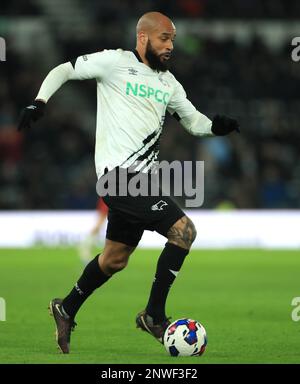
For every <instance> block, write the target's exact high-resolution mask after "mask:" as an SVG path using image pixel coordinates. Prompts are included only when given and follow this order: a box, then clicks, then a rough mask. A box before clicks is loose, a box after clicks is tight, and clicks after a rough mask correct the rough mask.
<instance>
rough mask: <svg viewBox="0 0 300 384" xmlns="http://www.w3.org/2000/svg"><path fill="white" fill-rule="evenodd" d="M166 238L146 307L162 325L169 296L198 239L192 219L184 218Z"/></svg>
mask: <svg viewBox="0 0 300 384" xmlns="http://www.w3.org/2000/svg"><path fill="white" fill-rule="evenodd" d="M166 237H167V239H168V242H167V243H166V244H165V247H164V249H163V251H162V253H161V254H160V256H159V259H158V263H157V268H156V273H155V279H154V282H153V285H152V289H151V293H150V297H149V301H148V304H147V307H146V312H147V313H148V314H149V315H150V316H151V317H152V318H153V320H154V323H160V322H162V321H164V320H165V319H166V314H165V305H166V300H167V296H168V293H169V290H170V288H171V286H172V284H173V282H174V280H175V278H176V276H177V275H178V273H179V271H180V269H181V267H182V265H183V262H184V260H185V257H186V256H187V255H188V253H189V250H190V248H191V246H192V243H193V241H194V240H195V238H196V229H195V226H194V224H193V222H192V221H191V219H189V218H188V217H187V216H183V217H181V218H180V219H179V220H177V221H176V222H175V224H173V225H172V226H171V228H170V229H169V230H168V232H167V234H166Z"/></svg>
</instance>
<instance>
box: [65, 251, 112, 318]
mask: <svg viewBox="0 0 300 384" xmlns="http://www.w3.org/2000/svg"><path fill="white" fill-rule="evenodd" d="M98 258H99V255H97V256H96V257H95V258H94V259H93V260H92V261H91V262H89V264H88V265H87V266H86V267H85V269H84V271H83V274H82V275H81V277H80V279H79V280H78V281H77V283H76V284H75V286H74V288H73V289H72V291H71V292H70V293H69V294H68V296H66V297H65V298H64V300H63V302H62V306H63V309H64V311H65V312H66V313H67V314H68V315H69V316H70V317H71V318H73V319H74V317H75V315H76V313H77V312H78V310H79V308H80V307H81V305H82V304H83V303H84V302H85V300H86V299H87V298H88V297H89V296H90V295H91V294H92V293H93V291H94V290H95V289H96V288H99V287H100V286H101V285H102V284H104V283H105V282H106V281H107V280H108V279H109V278H110V277H111V276H107V275H105V273H104V272H103V271H102V270H101V269H100V266H99V263H98Z"/></svg>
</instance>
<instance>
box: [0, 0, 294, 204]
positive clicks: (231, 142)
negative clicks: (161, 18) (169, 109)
mask: <svg viewBox="0 0 300 384" xmlns="http://www.w3.org/2000/svg"><path fill="white" fill-rule="evenodd" d="M49 1H50V0H48V2H49ZM54 2H55V1H54ZM65 2H66V3H71V4H72V3H73V2H72V1H71V0H69V1H66V0H65V1H63V3H65ZM42 3H47V1H46V0H39V1H37V0H36V1H34V0H31V1H26V2H22V1H16V0H10V1H2V2H1V17H0V27H1V23H3V22H4V21H6V22H7V23H8V22H10V23H14V17H16V18H20V17H24V18H26V17H34V18H42V20H43V22H44V23H49V30H50V32H51V35H52V38H53V41H54V46H55V47H57V51H58V52H59V54H58V57H57V58H55V63H56V64H55V63H53V60H52V61H51V65H48V66H47V50H46V51H45V55H46V56H44V57H43V58H42V59H43V65H41V63H40V61H41V60H40V56H39V55H32V54H30V55H28V54H26V52H25V53H24V51H22V50H20V49H18V45H17V44H15V42H14V37H13V36H12V35H10V36H9V37H8V38H6V41H7V61H6V62H2V63H0V69H1V71H0V185H1V188H0V209H93V208H94V207H95V204H96V199H97V196H96V191H95V183H96V174H95V170H94V159H93V150H94V136H95V135H94V130H95V112H96V90H95V82H94V81H87V82H85V83H84V84H81V83H80V82H72V84H68V85H65V86H64V87H67V91H66V92H67V93H62V92H61V91H59V93H58V94H57V95H55V96H54V97H53V98H52V99H51V101H50V102H49V105H48V106H47V116H46V118H43V119H42V120H41V122H39V123H38V124H37V125H36V126H35V127H33V128H32V129H31V131H30V132H26V133H18V132H17V130H16V125H17V121H18V116H19V113H20V110H21V109H22V107H24V106H25V105H27V104H28V103H30V102H31V101H32V100H33V99H34V97H35V96H36V94H37V91H38V89H39V87H40V84H41V81H42V80H43V78H44V77H45V75H46V74H47V73H48V71H49V70H50V69H51V68H52V67H53V65H58V64H60V63H61V62H64V61H67V60H69V59H71V58H74V57H77V56H78V55H81V54H84V53H89V52H94V51H98V50H101V49H104V48H118V47H122V48H125V49H132V48H134V46H135V41H134V33H133V35H132V38H130V39H129V38H128V34H127V33H124V31H127V30H128V23H129V21H131V22H132V23H133V24H132V26H134V23H135V22H136V20H137V18H138V17H139V16H140V15H141V14H143V13H144V12H146V11H149V10H160V11H162V12H165V13H166V14H168V15H169V16H170V17H172V18H173V19H174V22H175V24H176V19H177V18H180V19H184V20H189V19H191V20H197V19H199V20H201V19H234V18H236V19H239V20H251V19H260V20H264V19H276V18H280V19H283V20H290V19H297V18H300V3H299V1H294V0H290V1H288V2H287V1H283V0H273V1H260V0H251V1H250V0H245V1H238V0H228V1H226V7H224V2H222V1H217V0H202V1H200V0H198V1H197V0H185V1H183V0H177V1H164V2H162V1H160V2H158V1H143V2H140V1H137V0H136V1H121V0H119V1H115V0H111V1H109V2H106V1H96V0H94V1H90V2H89V3H88V4H89V8H88V14H89V16H90V17H89V24H88V25H85V26H84V28H85V32H86V33H85V35H84V36H81V37H80V38H74V36H72V34H70V33H69V34H68V33H63V32H61V30H59V29H58V28H57V25H55V24H54V23H53V19H51V18H48V16H47V13H46V12H45V9H46V8H45V7H42V6H41V4H42ZM77 4H79V5H81V7H85V10H86V11H87V9H86V7H87V6H85V5H84V4H87V3H85V2H83V0H78V1H77ZM44 5H45V4H44ZM52 17H53V15H52ZM2 31H3V28H2V29H1V28H0V35H1V36H3V33H2ZM133 32H134V31H133ZM179 35H180V29H178V36H179ZM178 40H179V42H178V44H176V43H175V52H174V57H173V60H172V66H171V71H172V72H173V73H174V74H175V76H176V77H177V79H178V80H179V81H180V82H181V83H182V84H183V86H184V88H185V90H186V92H187V94H188V97H189V99H190V100H191V101H192V102H193V103H194V104H195V106H197V107H198V108H199V110H200V111H201V112H202V113H204V114H206V115H207V116H209V117H211V118H212V117H213V116H214V114H216V113H220V114H223V113H224V114H227V115H230V116H232V117H236V118H237V119H238V120H239V122H240V125H241V132H242V133H241V134H240V135H237V134H236V135H231V136H229V137H226V138H214V139H209V138H207V139H199V138H196V137H194V136H190V135H189V134H188V133H186V132H185V131H184V129H183V128H182V127H181V126H180V125H179V124H178V123H177V121H176V120H174V119H172V118H171V117H169V118H167V120H166V124H165V130H164V134H163V137H162V140H161V155H160V158H161V160H163V159H165V160H170V161H172V160H175V159H176V160H180V161H183V160H204V161H205V201H204V205H203V207H204V208H238V209H251V208H300V153H299V149H298V148H299V140H300V130H299V114H300V112H299V111H300V96H299V92H297V90H298V84H299V81H300V63H295V62H293V61H292V60H291V57H290V51H291V45H290V41H288V40H287V41H284V42H283V43H282V44H281V45H280V46H279V48H278V47H277V49H276V50H274V49H272V48H271V47H270V46H269V45H268V44H266V42H265V41H264V40H263V39H262V38H261V37H259V36H256V35H253V36H252V38H251V40H250V41H248V42H247V43H241V42H239V41H238V40H236V39H234V38H232V37H228V38H226V39H222V40H219V39H216V38H215V37H212V36H198V35H195V34H185V35H184V37H182V38H181V39H180V38H179V37H178ZM49 54H50V53H49Z"/></svg>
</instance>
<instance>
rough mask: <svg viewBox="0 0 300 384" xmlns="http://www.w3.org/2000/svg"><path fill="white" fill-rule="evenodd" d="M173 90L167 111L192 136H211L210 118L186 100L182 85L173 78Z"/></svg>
mask: <svg viewBox="0 0 300 384" xmlns="http://www.w3.org/2000/svg"><path fill="white" fill-rule="evenodd" d="M174 81H175V87H174V92H173V94H172V96H171V98H170V100H169V103H168V105H167V110H168V112H169V113H170V114H171V115H173V116H174V117H175V118H176V119H177V120H178V121H179V122H180V124H181V125H182V126H183V127H184V128H185V129H186V130H187V131H188V132H189V133H190V134H192V135H194V136H212V131H211V125H212V122H211V120H210V119H209V118H208V117H206V116H205V115H203V114H202V113H200V112H199V111H198V110H197V109H196V108H195V106H194V105H193V104H192V103H191V102H190V101H189V100H188V98H187V96H186V92H185V90H184V88H183V86H182V85H181V84H180V83H179V82H178V81H177V80H176V79H175V78H174Z"/></svg>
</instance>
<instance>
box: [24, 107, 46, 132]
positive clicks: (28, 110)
mask: <svg viewBox="0 0 300 384" xmlns="http://www.w3.org/2000/svg"><path fill="white" fill-rule="evenodd" d="M45 107H46V104H45V103H44V102H43V101H40V100H35V101H34V102H33V103H32V104H31V105H28V106H27V107H25V108H24V109H23V111H22V112H21V117H20V121H19V125H18V131H21V129H29V128H30V127H31V123H32V122H35V121H37V120H39V119H40V118H41V117H42V116H43V115H44V112H45Z"/></svg>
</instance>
